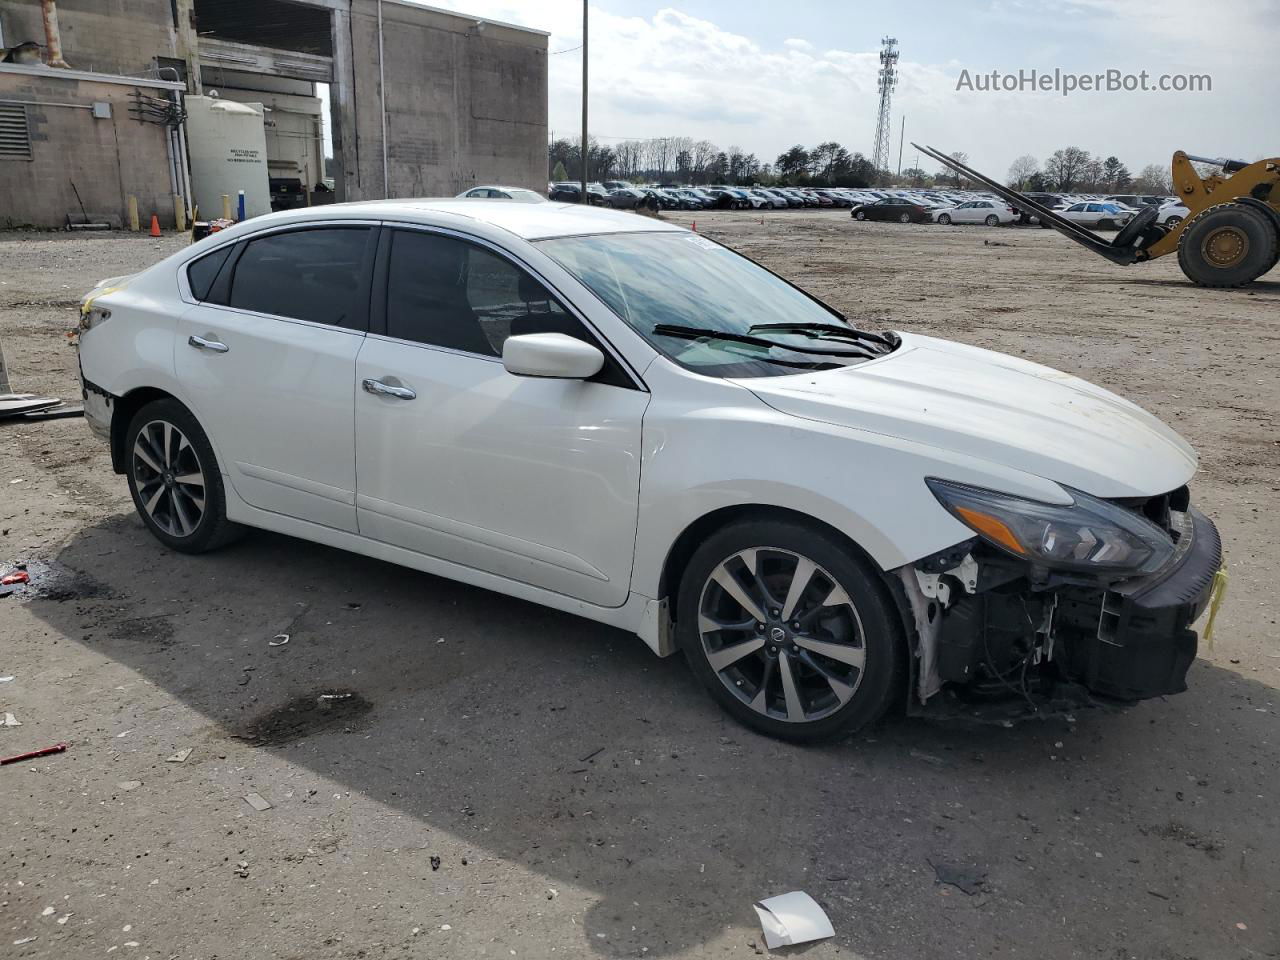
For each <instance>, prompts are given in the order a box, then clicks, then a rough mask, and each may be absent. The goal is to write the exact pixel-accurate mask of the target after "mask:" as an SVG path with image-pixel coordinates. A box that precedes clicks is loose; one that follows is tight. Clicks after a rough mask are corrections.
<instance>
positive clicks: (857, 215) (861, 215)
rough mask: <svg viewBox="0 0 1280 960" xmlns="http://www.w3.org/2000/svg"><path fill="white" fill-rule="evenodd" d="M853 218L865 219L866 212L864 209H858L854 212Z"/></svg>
mask: <svg viewBox="0 0 1280 960" xmlns="http://www.w3.org/2000/svg"><path fill="white" fill-rule="evenodd" d="M853 219H855V220H865V219H867V214H866V212H865V211H863V210H859V211H858V212H857V213H855V214H854V215H853Z"/></svg>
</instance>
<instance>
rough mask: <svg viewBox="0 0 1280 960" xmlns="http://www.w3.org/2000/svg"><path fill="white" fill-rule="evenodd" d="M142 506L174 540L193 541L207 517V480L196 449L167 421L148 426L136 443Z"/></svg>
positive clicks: (136, 473) (135, 476)
mask: <svg viewBox="0 0 1280 960" xmlns="http://www.w3.org/2000/svg"><path fill="white" fill-rule="evenodd" d="M133 479H134V483H135V485H136V487H137V491H138V502H139V503H141V505H142V509H143V510H144V511H146V514H147V516H148V517H150V518H151V520H152V522H153V523H155V525H156V526H157V527H159V528H160V529H161V530H163V531H164V532H165V533H167V534H169V535H170V536H171V537H189V536H191V534H192V533H194V532H195V530H196V528H197V527H199V526H200V521H201V520H202V519H203V518H204V513H205V502H206V501H205V477H204V469H203V467H202V466H201V464H200V458H199V456H197V454H196V450H195V447H193V446H192V445H191V441H189V440H188V439H187V437H186V435H185V434H183V432H182V431H181V430H179V429H178V428H177V427H175V426H174V425H173V424H172V423H169V422H168V421H166V420H152V421H151V422H150V423H147V424H146V425H145V426H143V428H142V429H141V430H139V431H138V435H137V437H136V439H135V440H134V442H133Z"/></svg>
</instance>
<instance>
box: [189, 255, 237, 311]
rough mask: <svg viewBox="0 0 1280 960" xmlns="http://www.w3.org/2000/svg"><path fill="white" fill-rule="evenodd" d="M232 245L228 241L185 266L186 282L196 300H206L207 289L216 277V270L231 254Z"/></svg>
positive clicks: (220, 267) (211, 285)
mask: <svg viewBox="0 0 1280 960" xmlns="http://www.w3.org/2000/svg"><path fill="white" fill-rule="evenodd" d="M234 246H235V244H234V243H229V244H227V245H226V246H225V247H223V248H222V249H221V250H215V251H213V253H206V254H205V255H204V256H203V257H201V258H200V259H199V260H196V261H193V262H192V264H191V265H190V266H189V267H187V283H188V284H189V285H190V286H191V295H192V296H193V297H195V298H196V299H197V300H207V299H208V298H209V291H210V289H212V287H213V281H215V280H217V279H218V271H219V270H221V269H222V265H223V264H224V263H226V262H227V257H229V256H230V255H231V250H232V248H233V247H234Z"/></svg>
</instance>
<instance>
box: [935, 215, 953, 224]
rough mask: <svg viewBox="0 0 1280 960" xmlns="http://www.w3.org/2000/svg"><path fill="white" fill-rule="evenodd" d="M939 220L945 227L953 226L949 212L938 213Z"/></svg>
mask: <svg viewBox="0 0 1280 960" xmlns="http://www.w3.org/2000/svg"><path fill="white" fill-rule="evenodd" d="M938 222H939V223H940V224H942V225H943V226H944V227H949V226H951V217H950V215H949V214H945V213H940V214H938Z"/></svg>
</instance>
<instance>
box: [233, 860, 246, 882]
mask: <svg viewBox="0 0 1280 960" xmlns="http://www.w3.org/2000/svg"><path fill="white" fill-rule="evenodd" d="M236 876H237V877H239V878H240V879H241V880H248V879H249V861H248V860H241V861H240V862H239V863H237V864H236Z"/></svg>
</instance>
